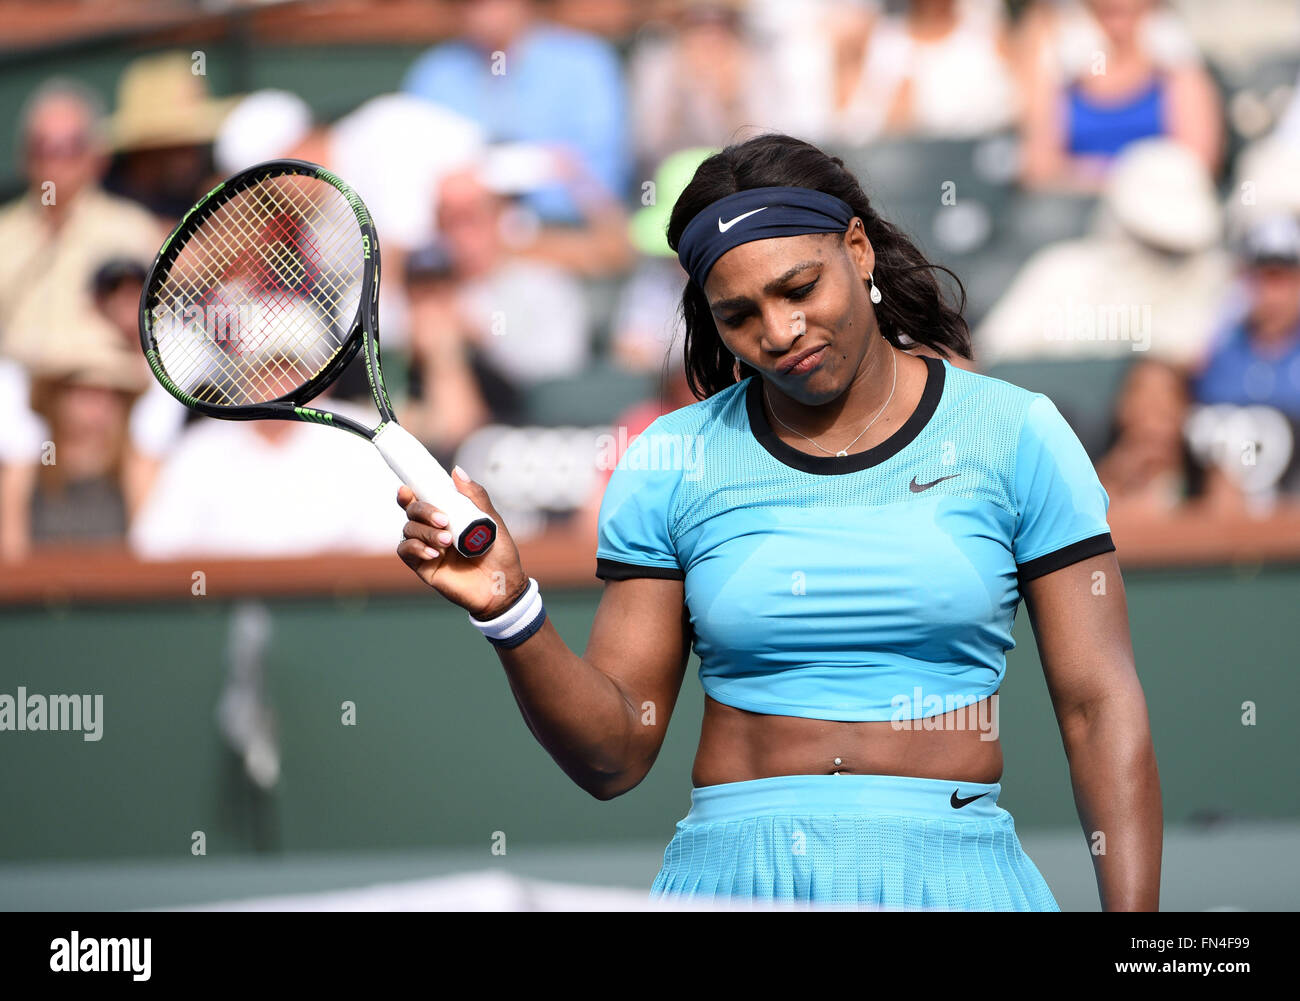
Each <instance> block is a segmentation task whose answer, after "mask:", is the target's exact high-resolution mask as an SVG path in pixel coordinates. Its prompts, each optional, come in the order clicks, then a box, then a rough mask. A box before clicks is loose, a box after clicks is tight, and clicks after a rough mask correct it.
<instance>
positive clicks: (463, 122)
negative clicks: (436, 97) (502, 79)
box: [319, 94, 486, 315]
mask: <svg viewBox="0 0 1300 1001" xmlns="http://www.w3.org/2000/svg"><path fill="white" fill-rule="evenodd" d="M485 146H486V136H485V135H484V132H483V129H482V128H480V127H479V126H478V125H477V124H475V123H474V122H472V121H470V120H469V119H468V118H466V117H465V116H464V115H462V114H458V113H456V112H454V111H451V110H448V109H447V108H444V107H439V106H438V105H436V104H430V103H429V102H428V101H425V100H421V99H420V98H417V97H412V96H411V95H410V94H381V95H380V96H379V97H374V98H371V99H370V100H368V101H366V102H364V103H363V104H362V105H361V106H360V107H358V108H356V109H355V110H353V111H351V112H349V113H348V114H346V115H344V116H343V117H342V118H340V119H339V120H338V121H337V122H335V123H334V125H333V126H332V127H331V128H330V129H329V132H328V140H327V142H326V144H325V150H324V151H323V152H324V154H325V156H324V157H322V158H320V160H319V162H322V163H324V164H325V165H326V166H328V167H329V169H330V170H332V171H334V172H335V173H336V174H338V175H339V176H340V177H342V178H344V179H345V180H346V181H347V182H348V184H350V185H351V186H352V187H353V188H355V189H356V190H357V192H358V193H359V194H360V195H361V197H362V199H363V200H364V201H365V203H366V208H367V209H369V210H370V214H371V216H372V217H373V218H374V220H375V228H376V229H377V230H378V231H379V240H380V243H381V244H382V246H383V251H384V254H383V256H384V261H385V263H387V262H389V261H390V260H393V258H392V254H391V251H396V250H399V248H400V249H401V250H403V251H404V250H409V249H411V248H412V247H418V246H420V245H421V244H425V243H428V242H429V241H430V240H432V239H433V238H434V235H435V234H434V225H433V206H434V205H435V204H436V203H437V196H438V183H439V180H440V179H441V178H442V177H443V175H445V174H447V173H450V172H452V171H457V170H464V169H465V168H466V167H468V166H470V165H471V164H474V163H477V162H480V161H481V159H482V156H483V152H484V148H485ZM393 263H397V262H396V261H395V260H393ZM383 291H384V286H383V285H382V284H381V286H380V293H381V294H382V293H383ZM385 315H388V313H387V312H385Z"/></svg>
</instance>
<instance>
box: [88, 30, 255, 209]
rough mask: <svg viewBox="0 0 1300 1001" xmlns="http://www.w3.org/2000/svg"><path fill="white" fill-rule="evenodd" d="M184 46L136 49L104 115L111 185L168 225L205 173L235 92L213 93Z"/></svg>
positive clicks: (196, 193)
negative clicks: (113, 105)
mask: <svg viewBox="0 0 1300 1001" xmlns="http://www.w3.org/2000/svg"><path fill="white" fill-rule="evenodd" d="M190 60H191V57H190V55H189V53H187V52H164V53H160V54H157V55H149V56H141V57H139V58H138V59H135V60H134V61H132V62H131V63H130V64H129V65H128V66H127V67H126V69H124V70H123V71H122V77H121V79H120V80H119V81H118V87H117V110H116V111H115V112H114V113H113V117H112V118H111V119H110V120H109V135H110V139H111V142H112V147H113V151H114V152H115V153H116V159H115V161H114V164H113V168H112V170H111V171H110V173H109V177H108V180H107V182H106V185H107V187H109V189H110V190H113V191H115V192H116V193H117V194H120V195H124V196H125V197H127V198H130V199H131V200H132V201H134V202H138V203H140V204H141V205H144V206H145V207H146V208H148V209H149V210H150V211H151V212H153V213H154V215H156V216H157V217H158V218H159V220H160V222H161V223H162V224H163V226H164V227H165V228H166V229H168V230H170V229H171V228H172V227H173V226H175V225H176V223H177V222H178V221H179V220H180V217H181V216H182V215H184V214H185V212H186V211H187V210H188V209H189V207H190V206H191V205H193V204H194V202H195V200H196V199H197V198H198V196H199V195H200V194H201V193H202V191H204V190H207V189H206V188H204V187H203V184H204V181H206V180H207V179H208V177H209V175H210V174H211V173H212V141H213V139H215V138H216V135H217V130H218V128H219V127H220V125H221V120H222V119H223V118H224V117H225V116H226V114H227V113H229V111H230V109H231V108H232V107H234V105H235V104H236V100H237V99H235V98H222V99H214V98H212V97H211V96H209V94H208V87H207V82H206V81H207V78H206V77H205V76H202V75H199V74H197V73H195V72H193V65H192V63H191V61H190Z"/></svg>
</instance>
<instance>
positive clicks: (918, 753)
mask: <svg viewBox="0 0 1300 1001" xmlns="http://www.w3.org/2000/svg"><path fill="white" fill-rule="evenodd" d="M874 263H875V259H874V253H873V252H872V249H871V247H870V243H869V242H868V241H867V239H866V237H865V235H864V234H863V233H862V231H861V228H860V224H859V223H855V224H854V226H853V228H852V229H850V231H849V232H848V233H847V234H846V235H845V236H843V237H839V236H808V237H788V238H784V239H772V240H765V241H756V242H754V243H749V244H742V245H741V246H739V247H736V248H733V249H732V250H730V251H728V252H727V254H726V255H724V256H723V257H722V258H721V259H719V261H718V263H717V264H716V265H715V267H714V269H713V272H712V273H711V274H710V276H709V278H708V280H707V282H706V287H705V293H706V295H707V296H708V299H709V303H710V306H711V308H712V310H713V312H714V316H715V318H716V323H717V325H718V329H719V332H720V334H721V336H722V338H723V341H724V343H725V344H726V346H727V347H728V348H729V349H731V350H732V351H733V352H734V353H735V354H736V355H738V356H739V357H740V359H741V360H743V361H745V362H746V363H747V364H749V365H751V366H753V367H754V368H755V369H757V370H758V372H759V373H760V377H761V378H763V379H764V380H765V382H766V383H768V384H769V387H768V388H769V390H770V392H771V396H772V399H773V400H774V401H775V404H776V407H777V408H778V410H779V411H780V414H781V418H782V420H784V421H786V423H788V424H792V425H794V426H796V427H798V428H799V429H800V430H801V431H802V432H803V433H804V434H807V435H809V436H810V437H814V438H817V439H818V440H819V441H823V443H824V445H825V447H827V448H831V449H834V450H838V449H839V448H842V447H844V446H846V445H847V444H848V442H849V441H851V440H852V439H853V437H854V436H855V435H857V434H858V433H859V432H860V431H861V430H862V428H863V427H864V426H865V425H866V423H867V422H868V421H870V420H871V419H872V417H873V416H874V415H875V413H876V412H877V411H879V410H880V408H881V407H882V405H883V404H884V401H885V400H886V399H887V398H888V396H889V386H890V383H891V381H892V379H893V364H894V362H893V359H892V357H891V354H896V355H897V357H898V387H897V389H896V391H895V394H894V398H893V400H892V401H891V402H890V404H889V406H888V407H887V408H886V410H885V412H884V413H882V414H881V416H880V418H879V420H878V421H877V422H876V424H875V425H874V426H873V427H872V428H871V430H870V431H869V432H868V433H867V434H865V435H863V436H862V437H861V438H860V439H859V440H858V442H857V443H856V445H854V446H853V448H852V449H850V454H853V453H855V452H859V451H862V450H863V449H866V448H870V447H871V446H872V445H873V444H879V443H880V442H881V441H883V440H884V439H885V438H887V437H889V435H890V434H892V433H893V432H894V431H896V430H897V428H898V425H899V424H900V423H901V422H902V421H905V420H906V419H907V417H908V416H909V415H910V414H911V413H912V411H913V410H915V408H916V406H917V403H918V402H919V400H920V396H921V392H922V389H923V388H924V381H925V379H926V378H928V373H927V371H926V368H925V363H924V362H922V361H921V360H920V359H919V358H914V357H911V356H909V355H907V354H905V353H904V352H901V351H896V349H894V348H892V347H890V346H889V345H888V344H887V343H886V342H885V341H884V339H883V338H881V337H880V336H879V331H878V327H877V324H876V321H875V316H874V312H873V309H872V306H871V302H870V298H869V294H868V291H867V288H866V286H865V283H864V281H863V280H864V279H865V278H866V276H867V272H868V271H871V270H873V265H874ZM876 277H877V278H879V279H880V284H881V291H882V293H883V294H884V295H888V294H889V284H888V276H887V275H884V274H879V275H877V276H876ZM814 281H815V282H816V284H815V285H814V286H813V288H811V289H809V288H807V286H809V285H810V284H812V283H813V282H814ZM796 309H801V310H803V312H804V321H803V322H804V326H805V330H804V333H803V335H802V336H801V337H798V338H796V337H795V329H794V328H792V327H791V321H792V314H793V313H794V311H795V310H796ZM817 343H826V344H828V345H829V346H830V347H829V349H828V351H827V353H826V358H825V361H824V362H823V368H821V369H819V370H816V371H814V372H813V373H811V374H809V375H807V376H805V377H802V378H801V377H796V376H790V375H785V374H782V373H780V372H779V371H778V367H779V365H780V363H781V360H782V359H783V358H789V357H791V356H790V352H791V351H799V350H801V348H800V347H796V346H795V345H796V344H799V345H802V347H807V346H810V345H812V344H817ZM772 427H773V428H776V429H777V430H778V431H779V432H780V434H781V438H782V440H783V441H785V442H786V443H788V444H789V445H791V446H792V447H794V448H798V449H801V450H803V451H807V452H809V453H810V454H815V455H818V456H822V457H826V456H825V454H824V453H821V452H818V451H817V450H816V449H815V448H814V446H812V445H810V444H808V443H807V442H805V441H804V439H802V438H799V437H798V436H797V435H793V434H789V433H788V432H785V431H784V429H782V428H780V425H779V424H776V423H772ZM457 488H458V489H459V490H460V492H461V493H463V494H464V495H465V496H467V497H469V498H470V499H471V500H472V501H474V503H475V504H476V505H478V507H479V508H480V509H481V510H484V511H487V512H489V513H490V514H492V515H493V517H495V518H496V519H497V522H498V525H499V526H500V534H499V535H498V539H497V543H496V545H495V546H494V547H493V549H492V550H491V551H490V552H489V553H488V554H487V555H486V556H485V557H483V558H482V559H480V560H477V561H475V560H467V559H465V558H464V557H462V556H460V555H459V554H458V553H457V552H456V551H455V549H453V548H449V544H450V542H451V537H450V535H449V534H448V533H447V532H446V527H447V522H446V517H445V516H444V515H443V514H442V513H441V512H440V511H438V510H437V509H436V508H434V507H432V506H431V505H429V504H426V503H423V502H420V501H417V500H416V499H415V497H414V495H413V494H412V493H411V491H410V490H409V489H408V488H407V487H405V486H403V487H401V488H400V489H399V491H398V496H397V502H398V504H399V505H400V506H401V507H402V508H403V509H404V510H405V512H406V515H407V518H408V519H409V520H408V521H407V523H406V526H405V529H404V531H403V536H404V539H403V541H402V542H401V543H399V545H398V547H397V552H398V555H399V556H401V558H402V560H403V561H404V562H405V563H406V564H407V566H408V567H410V568H411V569H412V570H413V571H414V572H415V573H416V574H417V575H418V576H419V577H420V579H421V580H423V581H424V582H425V583H426V584H429V585H430V586H431V587H434V588H435V589H436V590H438V591H439V592H440V593H441V594H442V595H443V596H445V597H446V598H448V599H449V600H450V601H452V602H454V603H455V604H457V605H460V606H461V607H462V608H466V609H468V610H470V611H471V612H472V613H473V614H475V615H476V616H478V617H479V618H490V617H494V616H496V615H498V614H500V613H501V611H503V610H504V609H506V608H508V607H509V606H510V605H511V604H512V603H513V602H514V601H515V600H516V599H517V598H518V596H519V595H520V594H522V593H523V591H524V589H525V588H526V587H527V586H528V578H527V574H526V572H525V571H524V569H523V567H522V566H521V565H520V562H519V555H518V550H517V548H516V547H515V543H514V541H513V539H511V537H510V533H509V529H508V528H507V526H506V525H505V523H504V521H503V520H502V519H501V516H500V514H499V513H498V512H497V511H496V509H495V508H494V507H493V505H492V501H491V498H490V497H489V496H488V494H487V491H485V490H484V489H483V488H482V486H480V485H479V484H478V483H474V482H471V481H464V480H462V481H458V483H457ZM1098 575H1102V577H1103V578H1104V579H1105V580H1106V581H1107V582H1108V586H1107V587H1106V588H1105V590H1104V593H1100V594H1099V593H1098V592H1097V590H1096V581H1097V579H1098ZM1024 599H1025V605H1026V607H1027V609H1028V612H1029V616H1030V619H1031V622H1032V624H1033V629H1034V633H1035V636H1036V638H1037V640H1038V648H1039V654H1040V658H1041V660H1042V663H1043V670H1044V673H1045V675H1046V678H1047V684H1048V690H1049V692H1050V694H1051V697H1052V703H1053V709H1054V711H1055V713H1056V717H1057V721H1058V725H1059V727H1060V730H1061V735H1062V741H1063V744H1064V748H1065V752H1066V756H1067V758H1068V760H1069V765H1070V776H1071V780H1072V784H1073V790H1074V797H1075V802H1076V804H1077V806H1078V811H1079V818H1080V822H1081V824H1082V826H1083V829H1084V830H1085V831H1087V832H1096V831H1104V832H1106V836H1107V854H1105V855H1096V856H1094V857H1093V865H1094V868H1095V871H1096V876H1097V883H1098V889H1099V894H1100V898H1101V904H1102V907H1103V909H1105V910H1148V909H1154V908H1156V907H1158V905H1159V885H1160V845H1161V837H1162V820H1161V812H1160V786H1159V778H1158V776H1157V774H1156V767H1155V755H1154V751H1153V749H1152V746H1151V737H1150V729H1149V726H1148V722H1147V714H1146V703H1145V700H1144V697H1143V694H1142V689H1141V686H1140V685H1139V684H1138V680H1137V673H1136V669H1135V667H1134V663H1133V651H1132V646H1131V643H1130V640H1129V628H1128V610H1127V604H1126V601H1125V597H1124V586H1123V579H1122V577H1121V575H1120V570H1119V564H1118V562H1117V560H1116V558H1115V554H1114V553H1107V554H1104V555H1102V556H1096V557H1092V558H1090V559H1085V560H1081V561H1079V562H1077V563H1075V564H1073V565H1071V566H1068V567H1065V568H1063V569H1061V570H1058V571H1056V572H1054V573H1049V574H1045V575H1043V576H1041V577H1038V578H1037V579H1035V580H1032V581H1030V582H1028V583H1027V584H1026V586H1025V590H1024ZM692 640H693V636H692V627H691V622H690V615H689V611H688V609H687V608H686V604H685V586H684V583H683V581H681V580H662V579H656V578H645V577H640V578H632V579H630V580H611V581H606V583H605V587H604V591H603V592H602V595H601V600H600V604H599V606H598V608H597V610H596V618H595V621H594V623H593V624H592V628H591V635H590V638H589V640H588V642H587V646H586V650H585V652H584V653H583V654H582V655H581V656H579V655H577V654H575V653H574V652H573V651H572V650H571V649H570V648H569V647H568V645H567V644H566V643H565V641H564V640H563V638H562V637H561V636H560V634H559V632H558V631H557V630H556V629H555V627H554V625H553V624H552V622H551V621H550V620H549V619H547V620H546V621H545V622H544V623H543V625H542V627H541V628H540V629H539V630H538V631H537V633H535V634H534V635H533V636H532V637H530V638H529V639H528V641H527V642H525V643H522V644H520V645H519V646H517V647H514V648H512V649H508V650H506V649H495V652H496V654H497V656H498V658H499V659H500V661H501V664H502V667H503V668H504V669H505V672H506V676H507V679H508V682H509V685H510V690H511V692H512V694H513V695H514V698H515V701H516V704H517V705H518V706H519V710H520V713H521V715H522V716H523V719H524V722H525V724H526V725H527V726H528V729H529V731H530V732H531V733H532V734H533V736H534V737H536V739H537V741H538V743H540V744H541V745H542V746H543V747H544V748H545V749H546V750H547V752H548V753H549V754H550V755H551V757H552V758H553V759H554V760H555V762H556V764H558V765H559V766H560V768H561V769H562V770H563V771H564V772H565V774H566V775H568V776H569V777H570V778H571V779H573V781H574V782H575V783H576V784H577V785H578V786H580V787H581V788H582V789H584V790H586V791H587V792H588V793H590V794H591V795H592V796H594V797H595V798H597V799H601V800H606V799H612V798H613V797H615V796H619V795H622V794H623V793H625V792H627V791H628V790H629V789H632V788H634V787H635V786H636V785H638V784H639V783H640V782H641V781H642V779H644V778H645V776H646V775H647V774H648V772H649V770H650V768H651V766H652V765H653V764H654V761H655V758H656V757H657V756H658V754H659V750H660V748H661V747H662V745H663V740H664V736H665V734H666V729H667V725H668V721H669V718H670V717H671V715H672V711H673V708H674V707H675V705H676V702H677V699H678V697H679V696H680V694H681V687H682V681H683V678H684V677H685V673H686V666H687V663H688V662H689V659H690V654H691V645H692ZM996 699H997V696H996V695H995V696H993V697H991V698H990V699H989V700H986V702H987V703H990V704H991V703H994V702H996ZM646 706H653V707H654V722H653V724H647V722H646V715H645V713H646V709H645V707H646ZM958 715H963V714H962V713H960V711H959V712H954V713H950V714H945V715H943V716H936V717H932V718H931V722H932V724H935V728H934V729H928V730H927V729H909V730H902V729H895V728H894V725H893V724H892V723H890V722H887V721H886V722H865V723H864V722H840V721H834V720H817V719H805V718H802V717H792V716H774V715H764V714H758V713H750V712H746V711H744V710H739V709H733V708H730V707H728V706H724V705H722V704H720V703H718V702H715V701H713V700H712V699H709V698H707V697H706V698H705V711H704V720H703V725H702V727H701V732H700V743H699V748H698V750H697V753H696V758H695V765H694V768H693V770H692V773H691V780H692V783H693V784H694V785H695V786H697V787H698V786H705V785H716V784H721V783H730V782H741V781H746V780H750V779H759V778H766V777H769V776H777V775H805V774H823V775H825V774H831V773H833V772H840V773H842V774H854V773H860V774H883V775H911V776H919V777H925V778H938V779H946V780H951V781H953V782H963V781H965V782H996V781H998V780H999V778H1000V777H1001V774H1002V751H1001V745H1000V742H999V741H998V740H996V739H991V740H981V739H980V738H981V737H982V736H993V734H992V733H991V732H988V730H987V729H986V730H985V731H984V732H981V730H980V729H979V728H978V727H976V726H974V725H972V720H979V719H981V718H982V719H984V720H993V719H996V716H995V715H994V712H993V710H992V708H991V705H986V704H985V703H980V704H978V706H977V707H976V708H975V709H974V711H973V712H972V710H971V709H970V708H967V710H966V712H965V714H964V715H965V719H964V720H961V721H959V720H958V719H956V717H957V716H958ZM959 725H960V726H961V728H960V729H959V728H958V726H959Z"/></svg>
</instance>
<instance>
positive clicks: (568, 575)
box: [0, 505, 1300, 605]
mask: <svg viewBox="0 0 1300 1001" xmlns="http://www.w3.org/2000/svg"><path fill="white" fill-rule="evenodd" d="M1110 524H1111V530H1112V534H1113V535H1114V538H1115V545H1116V548H1117V551H1118V554H1119V559H1120V565H1121V567H1123V568H1124V569H1125V570H1136V569H1153V568H1160V567H1189V566H1223V565H1233V564H1264V563H1300V505H1293V506H1288V507H1284V508H1280V509H1279V510H1277V511H1276V512H1275V513H1274V514H1272V515H1271V516H1269V517H1267V518H1260V519H1243V518H1226V517H1215V516H1211V515H1207V514H1201V513H1188V514H1179V515H1174V516H1169V517H1160V518H1153V517H1150V516H1146V515H1132V514H1128V513H1124V512H1120V511H1114V512H1112V515H1111V519H1110ZM519 548H520V556H521V559H522V560H523V564H524V568H525V569H526V570H527V572H528V573H529V575H531V576H533V577H536V578H537V580H538V581H539V582H541V583H542V584H544V585H547V586H551V587H597V586H599V581H598V580H597V578H596V576H595V567H596V554H595V552H594V550H593V549H592V548H591V546H590V545H589V544H588V545H586V546H583V545H580V544H579V543H578V542H577V541H575V538H574V535H573V534H572V533H567V532H554V533H550V534H546V535H542V536H539V537H537V538H534V539H531V540H528V541H525V542H522V543H520V546H519ZM196 571H202V573H203V575H204V577H203V583H204V587H205V588H206V593H207V594H208V595H211V596H222V597H244V596H252V595H259V596H277V595H280V596H301V597H311V596H340V595H348V594H401V593H412V594H413V593H418V592H420V591H422V590H426V588H425V586H424V585H423V584H422V583H421V582H420V581H419V580H417V579H416V577H415V575H414V574H412V573H411V572H410V571H409V570H408V569H407V568H406V567H405V566H403V565H402V563H401V561H400V560H399V559H398V558H397V556H396V555H395V554H394V555H392V556H346V555H336V554H331V555H324V556H314V557H309V558H295V559H265V560H245V559H239V560H232V559H216V558H208V557H197V556H196V557H193V558H190V559H185V560H178V561H168V562H158V563H150V562H143V561H140V560H137V559H135V558H133V557H132V556H131V555H130V553H128V552H127V551H126V550H125V549H124V548H122V547H121V546H102V547H95V546H87V545H78V546H75V547H49V548H45V549H41V550H38V551H37V552H36V553H35V554H34V555H33V556H32V557H31V558H29V559H27V560H25V561H23V562H21V563H11V564H7V565H0V604H8V605H17V604H46V603H64V602H74V601H100V602H105V601H106V602H113V601H139V600H142V599H151V600H152V599H161V600H167V599H173V600H180V601H183V600H188V599H189V598H190V597H191V595H192V594H193V593H194V592H193V588H194V585H195V578H194V574H195V572H196Z"/></svg>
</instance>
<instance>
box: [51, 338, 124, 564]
mask: <svg viewBox="0 0 1300 1001" xmlns="http://www.w3.org/2000/svg"><path fill="white" fill-rule="evenodd" d="M137 361H138V359H137V358H136V357H135V356H133V355H130V354H128V353H127V352H125V351H121V350H104V351H102V352H95V353H90V352H87V353H86V354H84V355H82V356H81V357H80V358H78V359H77V360H76V361H75V362H74V363H71V364H68V365H60V366H58V367H57V368H54V369H52V370H49V371H42V372H38V374H37V375H36V376H35V378H34V379H33V381H32V390H31V399H32V409H33V410H34V411H35V412H36V413H38V414H39V415H40V416H41V417H42V418H43V419H44V421H45V424H46V426H47V427H48V429H49V435H50V443H51V444H52V447H50V445H47V446H46V447H45V449H44V452H45V454H43V455H42V456H41V462H40V464H39V466H38V467H37V469H36V476H35V478H34V483H33V488H34V489H33V492H32V495H31V500H30V528H29V531H30V537H31V541H32V544H33V545H35V546H39V545H42V544H45V543H51V542H60V543H62V542H73V541H92V540H93V541H112V540H120V539H121V538H123V536H124V535H125V534H126V526H127V500H126V490H125V486H124V483H123V469H124V463H125V458H126V453H127V415H128V414H129V413H130V408H131V404H132V403H133V402H134V401H135V399H136V398H137V397H138V396H139V394H140V393H141V392H143V390H144V388H145V385H146V384H145V381H144V375H143V373H142V372H141V371H140V368H139V366H138V364H137Z"/></svg>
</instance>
